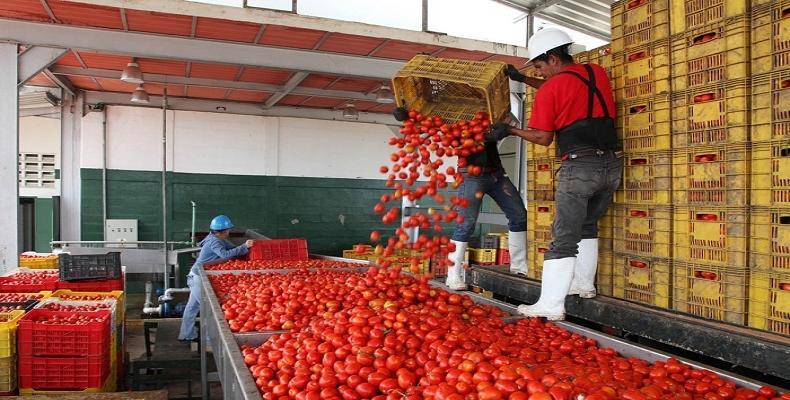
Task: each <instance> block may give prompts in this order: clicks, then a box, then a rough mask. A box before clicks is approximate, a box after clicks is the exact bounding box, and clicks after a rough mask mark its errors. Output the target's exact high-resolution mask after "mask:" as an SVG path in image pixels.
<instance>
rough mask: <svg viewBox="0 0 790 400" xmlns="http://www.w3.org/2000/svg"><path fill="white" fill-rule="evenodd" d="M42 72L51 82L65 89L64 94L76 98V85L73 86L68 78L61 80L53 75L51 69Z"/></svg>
mask: <svg viewBox="0 0 790 400" xmlns="http://www.w3.org/2000/svg"><path fill="white" fill-rule="evenodd" d="M42 72H43V73H44V75H46V76H47V78H49V80H51V81H52V82H54V83H55V84H56V85H58V86H59V87H60V88H61V89H63V91H64V92H66V93H68V94H70V95H71V96H72V97H73V96H76V94H77V89H76V88H75V87H74V85H72V84H71V81H69V80H68V79H67V78H61V77H59V76H57V75H55V74H53V73H52V71H51V70H50V69H49V68H45V69H44V71H42Z"/></svg>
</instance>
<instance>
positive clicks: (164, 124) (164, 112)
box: [162, 87, 170, 289]
mask: <svg viewBox="0 0 790 400" xmlns="http://www.w3.org/2000/svg"><path fill="white" fill-rule="evenodd" d="M166 185H167V87H165V88H164V90H163V91H162V244H163V249H162V257H163V260H164V263H163V267H164V273H165V274H164V277H165V284H164V287H165V289H167V287H168V285H169V284H170V282H168V277H167V275H168V273H167V272H168V271H167V269H168V266H167V186H166Z"/></svg>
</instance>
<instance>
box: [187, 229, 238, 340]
mask: <svg viewBox="0 0 790 400" xmlns="http://www.w3.org/2000/svg"><path fill="white" fill-rule="evenodd" d="M231 228H233V223H231V222H230V218H228V217H227V216H226V215H218V216H216V217H214V219H212V220H211V225H210V226H209V229H210V230H211V232H210V233H209V235H208V236H206V238H205V239H203V240H201V241H200V243H198V246H200V247H201V249H200V254H199V255H198V259H197V261H195V264H194V265H192V269H191V270H190V271H189V274H188V275H187V286H189V300H188V301H187V306H186V307H185V308H184V316H183V318H182V319H181V333H179V334H178V340H180V341H183V342H191V341H194V340H197V338H198V331H197V328H196V327H195V318H196V317H197V315H198V312H199V311H200V286H201V282H200V279H201V277H200V266H201V265H203V264H205V263H207V262H211V261H216V260H221V259H225V258H233V257H239V256H243V255H245V254H247V251H249V248H250V247H252V240H247V241H246V242H244V244H242V245H240V246H234V245H233V244H232V243H230V242H229V241H228V237H229V236H230V229H231Z"/></svg>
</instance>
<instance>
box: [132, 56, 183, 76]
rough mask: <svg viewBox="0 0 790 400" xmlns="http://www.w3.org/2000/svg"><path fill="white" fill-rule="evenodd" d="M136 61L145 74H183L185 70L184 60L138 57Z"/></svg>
mask: <svg viewBox="0 0 790 400" xmlns="http://www.w3.org/2000/svg"><path fill="white" fill-rule="evenodd" d="M137 63H138V64H140V69H141V70H142V71H143V73H145V74H162V75H176V76H184V74H186V71H187V63H186V62H185V61H175V60H159V59H155V58H138V59H137Z"/></svg>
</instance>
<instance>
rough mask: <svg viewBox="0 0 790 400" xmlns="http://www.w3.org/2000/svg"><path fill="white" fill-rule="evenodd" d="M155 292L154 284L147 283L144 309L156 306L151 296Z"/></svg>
mask: <svg viewBox="0 0 790 400" xmlns="http://www.w3.org/2000/svg"><path fill="white" fill-rule="evenodd" d="M153 292H154V283H153V282H151V281H146V282H145V303H144V307H151V306H153V305H154V302H153V301H152V300H151V295H152V294H153Z"/></svg>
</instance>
